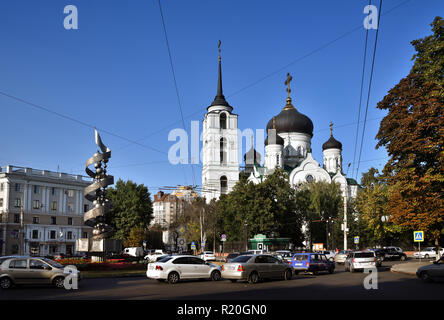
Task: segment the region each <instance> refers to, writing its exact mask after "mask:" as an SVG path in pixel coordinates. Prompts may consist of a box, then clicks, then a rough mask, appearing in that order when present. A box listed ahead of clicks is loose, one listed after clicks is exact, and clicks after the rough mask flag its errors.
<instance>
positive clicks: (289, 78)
mask: <svg viewBox="0 0 444 320" xmlns="http://www.w3.org/2000/svg"><path fill="white" fill-rule="evenodd" d="M291 80H293V77H292V76H291V75H290V74H289V73H287V80H285V85H286V86H287V93H288V97H289V98H290V92H291V89H290V82H291Z"/></svg>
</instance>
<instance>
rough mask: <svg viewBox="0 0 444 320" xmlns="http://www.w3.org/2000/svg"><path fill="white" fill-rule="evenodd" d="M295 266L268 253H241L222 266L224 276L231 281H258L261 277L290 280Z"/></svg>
mask: <svg viewBox="0 0 444 320" xmlns="http://www.w3.org/2000/svg"><path fill="white" fill-rule="evenodd" d="M292 277H293V267H292V266H291V265H290V264H288V263H285V262H283V261H281V260H279V259H277V258H275V257H273V256H271V255H268V254H254V255H241V256H238V257H236V258H234V259H233V260H231V261H230V262H228V263H226V264H224V265H223V266H222V278H224V279H229V280H231V282H236V281H237V280H244V281H245V280H246V281H248V282H249V283H257V282H258V281H259V280H261V279H273V278H280V279H282V278H283V279H285V280H290V279H291V278H292Z"/></svg>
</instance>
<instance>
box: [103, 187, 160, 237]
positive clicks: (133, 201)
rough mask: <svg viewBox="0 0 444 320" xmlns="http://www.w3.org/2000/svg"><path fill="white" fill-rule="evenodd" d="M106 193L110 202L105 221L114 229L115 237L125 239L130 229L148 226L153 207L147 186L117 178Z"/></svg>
mask: <svg viewBox="0 0 444 320" xmlns="http://www.w3.org/2000/svg"><path fill="white" fill-rule="evenodd" d="M107 195H108V197H109V199H110V200H111V202H112V208H111V210H110V212H109V215H108V216H107V223H108V224H110V225H111V226H112V227H113V228H114V229H115V234H114V238H115V239H120V240H122V241H125V240H126V239H128V238H129V236H130V233H131V230H132V229H144V230H145V229H146V228H147V227H148V225H149V223H150V221H151V219H152V215H153V207H152V202H151V198H150V194H149V192H148V188H147V187H145V186H144V185H143V184H140V185H138V184H136V183H134V182H132V181H131V180H128V181H127V182H124V181H123V180H121V179H119V180H118V181H117V183H116V184H115V188H110V189H109V190H108V193H107Z"/></svg>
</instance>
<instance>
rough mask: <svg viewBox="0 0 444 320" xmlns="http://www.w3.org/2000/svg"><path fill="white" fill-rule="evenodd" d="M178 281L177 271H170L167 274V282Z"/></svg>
mask: <svg viewBox="0 0 444 320" xmlns="http://www.w3.org/2000/svg"><path fill="white" fill-rule="evenodd" d="M178 281H179V274H178V273H177V272H171V273H170V274H169V275H168V283H171V284H174V283H177V282H178Z"/></svg>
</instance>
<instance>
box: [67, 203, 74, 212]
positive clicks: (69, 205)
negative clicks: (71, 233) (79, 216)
mask: <svg viewBox="0 0 444 320" xmlns="http://www.w3.org/2000/svg"><path fill="white" fill-rule="evenodd" d="M68 212H74V205H73V204H72V203H68Z"/></svg>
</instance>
